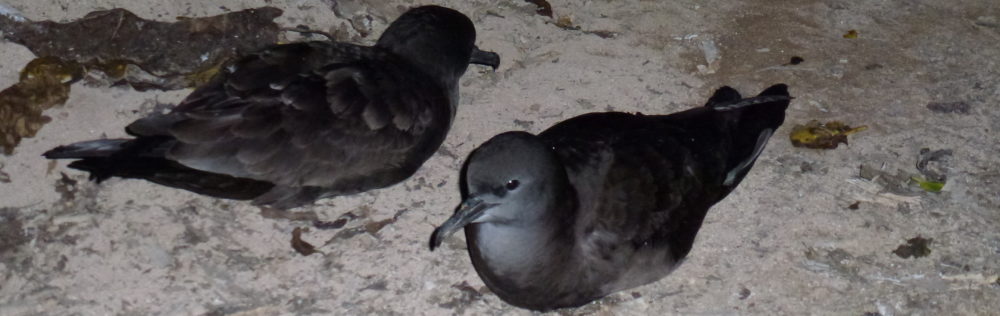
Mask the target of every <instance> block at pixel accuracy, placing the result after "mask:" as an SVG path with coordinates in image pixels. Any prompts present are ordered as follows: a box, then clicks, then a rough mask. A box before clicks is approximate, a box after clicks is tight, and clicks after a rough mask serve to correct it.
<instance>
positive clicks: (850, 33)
mask: <svg viewBox="0 0 1000 316" xmlns="http://www.w3.org/2000/svg"><path fill="white" fill-rule="evenodd" d="M844 38H848V39H854V38H858V31H857V30H850V31H847V33H844Z"/></svg>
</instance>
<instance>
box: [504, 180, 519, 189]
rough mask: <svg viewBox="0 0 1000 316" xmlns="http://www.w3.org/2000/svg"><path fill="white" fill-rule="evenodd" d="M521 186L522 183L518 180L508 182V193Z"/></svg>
mask: <svg viewBox="0 0 1000 316" xmlns="http://www.w3.org/2000/svg"><path fill="white" fill-rule="evenodd" d="M519 185H521V182H519V181H517V180H510V181H507V191H514V189H517V186H519Z"/></svg>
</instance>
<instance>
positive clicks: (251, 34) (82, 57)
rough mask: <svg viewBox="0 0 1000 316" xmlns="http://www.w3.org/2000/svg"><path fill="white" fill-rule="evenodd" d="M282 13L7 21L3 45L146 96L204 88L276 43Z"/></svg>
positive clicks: (110, 14)
mask: <svg viewBox="0 0 1000 316" xmlns="http://www.w3.org/2000/svg"><path fill="white" fill-rule="evenodd" d="M281 14H282V11H281V10H279V9H277V8H272V7H262V8H257V9H248V10H243V11H237V12H231V13H226V14H222V15H216V16H211V17H202V18H182V17H179V18H178V21H177V22H173V23H169V22H160V21H152V20H146V19H143V18H140V17H138V16H136V15H135V14H133V13H132V12H129V11H128V10H124V9H112V10H106V11H95V12H91V13H88V14H87V15H86V16H85V17H83V18H81V19H79V20H76V21H72V22H67V23H57V22H53V21H38V22H35V21H29V20H26V19H13V18H10V17H7V16H3V15H0V29H3V30H4V33H3V35H4V38H6V39H7V40H10V41H12V42H15V43H18V44H21V45H24V46H25V47H27V48H28V49H29V50H31V52H32V53H34V54H35V55H37V56H57V57H59V58H62V59H64V60H69V61H72V62H76V63H80V64H82V65H85V66H87V67H88V68H91V69H97V70H99V71H102V72H104V73H105V74H107V76H108V77H110V78H111V79H113V80H123V81H124V82H126V83H128V84H130V85H132V86H133V87H137V88H140V89H146V88H157V89H165V90H171V89H182V88H186V87H190V86H192V85H196V84H199V83H202V82H204V81H205V79H204V78H205V77H210V76H211V75H212V74H213V73H214V71H215V70H213V69H214V68H217V67H218V66H219V65H221V64H223V63H224V62H225V61H227V60H229V59H232V58H233V57H236V56H240V55H243V54H246V53H248V52H251V51H255V50H257V49H260V48H262V47H264V46H266V45H270V44H273V43H275V42H277V34H278V32H279V31H280V27H279V26H278V25H277V24H276V23H274V22H273V20H274V19H275V18H277V17H278V16H280V15H281Z"/></svg>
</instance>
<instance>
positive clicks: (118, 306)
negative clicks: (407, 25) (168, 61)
mask: <svg viewBox="0 0 1000 316" xmlns="http://www.w3.org/2000/svg"><path fill="white" fill-rule="evenodd" d="M3 2H4V4H6V5H8V6H9V7H11V8H14V9H17V10H19V11H20V12H21V13H22V14H23V15H24V16H25V17H27V18H29V19H32V20H45V19H51V20H57V21H68V20H72V19H77V18H79V17H82V16H83V15H85V14H86V13H87V12H90V11H94V10H98V9H109V8H126V9H128V10H131V11H132V12H134V13H136V14H138V15H139V16H141V17H144V18H148V19H157V20H162V21H171V20H173V18H174V17H175V16H208V15H214V14H220V13H225V12H229V11H234V10H241V9H245V8H252V7H259V6H264V5H271V6H276V7H279V8H281V9H283V10H285V14H284V15H283V16H282V17H280V18H278V20H277V22H278V23H279V24H282V25H286V26H295V25H299V24H304V25H307V26H310V27H312V28H315V29H322V30H329V29H331V28H336V27H339V26H340V25H345V24H344V22H345V21H346V20H345V19H343V18H339V17H337V16H335V15H334V14H333V12H332V10H331V5H330V3H329V2H327V1H319V0H273V1H271V0H261V1H256V0H255V1H212V2H211V4H208V2H205V3H202V2H197V1H195V2H174V4H166V3H168V2H163V1H153V0H131V1H110V0H87V1H71V0H4V1H3ZM357 2H361V4H360V5H359V6H357V8H360V10H358V12H357V14H366V15H369V16H371V17H373V19H370V21H371V24H370V26H371V28H372V30H373V34H374V35H369V36H367V37H364V38H360V39H359V40H360V41H361V42H364V43H371V42H373V41H374V40H375V36H377V34H380V33H381V30H382V29H383V28H385V26H386V23H387V21H391V20H392V19H393V18H395V16H397V15H398V14H399V13H400V12H401V10H402V8H405V7H408V6H412V5H415V3H412V1H387V2H382V1H372V2H373V3H378V4H365V3H364V2H365V1H363V0H355V1H347V3H357ZM419 2H421V3H423V2H426V1H419ZM436 3H438V4H443V5H447V6H451V7H454V8H457V9H459V10H460V11H463V12H465V13H466V14H467V15H469V16H470V17H472V19H473V21H474V22H475V23H476V26H477V28H478V34H479V39H478V41H477V43H478V45H479V46H480V47H482V48H484V49H488V50H494V51H496V52H498V53H500V54H501V56H502V58H503V64H502V66H501V67H500V68H499V69H498V70H497V72H495V73H494V72H490V71H488V70H486V69H484V68H481V67H473V68H470V71H469V72H468V74H467V75H466V77H465V78H464V80H463V83H462V89H463V90H462V94H461V95H462V101H461V107H460V110H459V113H458V116H457V120H456V123H455V126H454V128H453V129H452V132H451V134H450V135H449V137H448V139H447V141H446V142H445V145H444V146H443V148H442V149H441V150H440V151H439V153H438V154H437V155H435V156H434V157H433V158H431V159H430V160H429V161H428V162H427V163H426V164H425V165H424V167H423V168H422V169H421V170H420V171H419V172H418V173H417V174H416V175H415V176H413V177H412V178H411V179H409V180H408V181H406V182H404V183H402V184H399V185H396V186H394V187H391V188H387V189H382V190H376V191H373V192H368V193H364V194H360V195H357V196H351V197H342V198H335V199H328V200H323V201H321V202H320V203H318V204H316V205H315V206H312V207H306V208H301V209H297V210H295V211H296V212H310V211H311V212H315V213H316V214H317V215H318V216H319V218H321V219H323V220H328V221H333V220H336V219H338V218H345V217H342V216H343V214H346V213H350V214H353V215H354V216H355V217H351V220H350V221H348V222H347V225H346V226H345V227H343V228H340V229H329V230H320V229H316V228H312V229H311V230H309V231H308V232H306V233H304V234H303V239H304V240H306V241H308V242H310V243H312V244H314V245H317V246H318V247H319V249H320V251H321V252H322V253H319V254H314V255H311V256H302V255H299V254H298V253H296V252H295V251H294V250H293V249H292V247H291V246H290V240H291V232H292V230H293V229H294V228H296V227H310V226H312V223H311V222H309V221H302V220H294V219H288V218H282V217H281V216H278V217H277V218H275V216H265V215H266V214H265V213H262V212H261V210H260V209H258V208H256V207H252V206H250V205H249V204H247V203H245V202H234V201H223V200H215V199H210V198H205V197H201V196H197V195H195V194H191V193H188V192H186V191H181V190H174V189H169V188H165V187H161V186H157V185H154V184H150V183H146V182H143V181H135V180H110V181H106V182H105V183H102V184H100V185H97V184H94V183H90V182H87V181H86V176H85V175H84V174H83V173H81V172H77V171H75V170H69V169H67V168H65V163H63V162H60V163H58V164H55V165H52V164H50V162H49V161H46V160H44V159H42V158H41V157H40V155H41V153H42V152H44V151H45V150H47V149H50V148H52V147H54V146H57V145H60V144H65V143H69V142H74V141H80V140H86V139H93V138H98V137H104V136H107V137H117V136H122V135H124V132H123V130H122V127H123V126H124V125H125V124H127V123H128V122H130V121H132V120H134V119H136V118H139V117H141V116H143V115H144V114H146V113H148V112H149V111H151V110H152V108H153V105H154V104H156V103H158V102H159V103H174V102H177V101H179V100H180V99H181V98H183V96H184V95H186V93H188V92H189V91H172V92H156V91H148V92H137V91H134V90H131V89H128V88H119V87H114V88H112V87H101V86H87V85H82V84H77V85H74V86H73V88H72V92H71V94H70V98H69V101H68V102H67V103H66V105H65V106H62V107H59V108H54V109H51V110H49V111H47V112H46V113H45V114H46V115H48V116H50V117H52V118H53V122H52V123H50V124H48V125H46V126H45V127H44V128H43V129H42V130H41V132H40V133H39V134H38V135H37V137H34V138H31V139H27V140H25V141H24V142H23V143H22V144H21V145H20V146H19V147H18V148H17V150H16V151H15V153H14V154H13V155H11V156H0V166H2V167H0V168H2V169H0V171H2V172H4V173H5V174H6V175H7V176H9V182H6V183H0V206H2V207H3V208H2V209H0V235H2V236H0V237H2V240H0V315H112V314H114V315H279V314H282V315H300V314H302V315H305V314H317V315H322V314H341V315H361V314H379V315H414V314H417V315H424V314H427V315H451V314H459V315H462V314H465V315H482V314H489V315H500V314H503V315H508V314H513V315H523V314H529V312H527V311H525V310H521V309H517V308H514V307H512V306H509V305H506V304H505V303H503V302H501V301H500V300H499V299H497V298H496V297H495V296H494V295H492V294H490V293H489V292H488V291H487V290H486V289H485V286H484V285H483V283H482V281H480V279H479V278H478V276H477V275H476V274H475V271H474V270H473V268H472V265H471V264H470V262H469V259H468V257H467V254H466V250H465V246H464V241H463V240H462V238H463V237H461V235H462V234H456V236H455V237H452V238H450V239H449V240H448V241H446V243H445V245H444V247H443V248H442V249H441V250H438V251H435V252H430V251H428V250H427V239H428V237H429V235H430V233H431V231H432V230H433V227H434V225H436V224H438V223H440V222H441V221H443V220H444V219H445V218H447V216H448V215H449V214H450V213H451V211H452V210H453V208H454V206H455V205H457V203H458V202H459V194H458V190H457V176H458V168H459V166H460V165H461V163H462V161H463V160H464V159H465V157H466V155H467V154H468V153H469V152H470V151H471V150H472V149H473V148H475V146H477V145H478V144H480V143H481V142H483V141H485V140H486V139H488V138H489V137H490V136H491V135H494V134H497V133H499V132H502V131H507V130H514V129H523V130H528V131H532V132H538V131H541V130H543V129H544V128H546V127H547V126H550V125H551V124H553V123H555V122H557V121H560V120H563V119H566V118H569V117H572V116H575V115H578V114H582V113H586V112H592V111H605V110H620V111H639V112H643V113H647V114H649V113H669V112H674V111H678V110H682V109H686V108H688V107H691V106H696V105H700V104H702V103H703V102H704V100H705V99H706V98H707V97H708V95H709V94H710V93H711V92H712V91H713V90H714V89H715V88H717V87H719V86H721V85H730V86H733V87H736V88H737V89H739V90H741V91H743V92H744V93H746V94H753V93H756V92H757V91H759V90H760V89H762V88H764V87H766V86H769V85H771V84H773V83H778V82H784V83H788V84H789V85H790V86H791V91H792V94H793V95H794V96H795V97H796V99H795V100H794V101H793V104H792V106H791V107H790V109H789V111H788V119H787V120H786V125H785V126H784V127H782V128H781V129H779V130H778V131H777V132H776V134H775V137H774V138H773V139H772V140H771V142H770V145H769V147H768V148H767V149H766V150H765V151H764V153H763V154H762V155H761V158H760V160H759V161H758V163H757V165H756V167H755V168H754V170H753V171H752V172H751V173H750V175H749V176H748V177H747V179H746V180H745V181H744V182H743V184H742V185H741V186H740V187H739V188H738V189H737V190H736V191H735V192H734V193H733V194H732V195H730V197H729V198H727V199H726V200H725V201H723V202H721V203H719V204H718V205H717V206H716V207H715V208H714V209H713V210H712V212H710V214H709V215H708V218H707V219H706V223H705V225H704V227H703V228H702V231H701V234H700V235H699V237H698V240H697V242H696V244H695V248H694V250H693V251H692V252H691V254H690V256H689V258H688V260H687V261H686V262H685V263H684V264H683V265H682V266H681V267H680V268H679V269H678V270H677V271H676V272H675V273H673V274H672V275H670V276H668V277H666V278H664V279H663V280H661V281H659V282H656V283H653V284H650V285H647V286H643V287H639V288H635V289H632V290H629V291H625V292H622V293H618V294H615V295H612V296H610V297H608V298H606V299H604V300H601V301H599V302H597V303H594V304H590V305H587V306H584V307H582V308H579V309H571V310H563V311H560V313H563V314H574V315H575V314H599V315H618V314H622V315H629V314H634V315H665V314H678V315H705V314H711V315H716V314H718V315H731V314H753V315H803V314H810V315H811V314H815V315H884V316H888V315H990V314H992V315H996V313H998V312H997V311H1000V281H998V279H997V278H998V275H1000V233H998V227H1000V226H998V225H1000V159H998V158H997V155H998V153H1000V140H998V137H997V135H998V132H1000V110H998V107H997V106H998V103H1000V65H998V62H1000V57H997V56H1000V45H998V44H997V43H998V42H1000V2H996V1H988V0H979V1H969V0H965V1H963V0H959V1H947V2H941V1H930V0H913V1H877V0H863V1H853V2H847V1H831V0H796V1H778V0H763V1H723V0H708V1H580V0H573V1H552V6H553V11H554V12H555V17H556V18H557V19H558V18H563V19H564V22H565V21H569V22H571V23H572V25H574V26H577V27H579V30H572V29H566V28H561V27H559V26H557V25H555V23H554V22H555V20H554V19H551V18H548V17H544V16H540V15H538V14H535V12H534V11H535V10H534V7H533V6H532V5H531V4H528V3H525V2H522V1H514V0H510V1H458V0H454V1H440V2H436ZM852 29H853V30H856V31H857V38H845V37H844V36H843V35H844V34H846V33H847V32H848V31H849V30H852ZM610 35H614V36H610ZM151 40H155V39H151ZM0 56H2V59H0V60H2V62H0V86H4V87H6V86H9V85H11V84H13V83H14V82H16V80H17V77H18V72H19V71H20V69H21V68H22V67H23V66H24V65H25V64H26V63H27V62H28V61H30V60H31V59H33V58H34V56H33V55H32V54H31V53H30V52H29V51H28V50H26V49H25V48H24V47H22V46H19V45H17V44H13V43H10V42H5V41H0ZM792 56H799V57H801V58H802V59H803V60H804V62H802V63H801V64H798V65H788V63H789V60H790V58H791V57H792ZM956 103H959V104H964V105H966V106H968V111H967V113H943V112H940V111H933V110H931V109H930V108H928V105H929V104H956ZM931 107H934V106H933V105H932V106H931ZM811 119H819V120H823V121H827V120H841V121H843V122H845V123H848V124H850V125H867V126H868V127H869V129H868V130H866V131H863V132H861V133H858V134H855V135H851V136H850V145H849V146H840V147H839V148H837V149H834V150H816V149H805V148H796V147H793V146H792V145H791V143H790V142H789V140H788V135H789V132H790V130H791V127H792V126H793V125H795V124H803V123H805V122H808V121H809V120H811ZM922 148H929V149H931V150H939V149H950V150H952V151H953V155H952V157H951V159H950V161H949V162H947V163H946V164H945V165H944V167H947V169H946V170H947V176H948V179H947V184H946V185H945V187H944V189H943V191H942V192H939V193H933V192H924V191H922V190H920V189H916V188H915V187H914V186H913V185H912V184H910V185H907V186H906V187H904V188H898V187H893V186H892V184H891V183H888V184H887V183H886V182H885V181H880V180H876V181H869V180H865V179H862V178H860V177H859V166H861V165H862V164H864V165H868V166H872V167H874V168H875V169H878V170H882V171H885V172H888V173H889V174H895V173H896V171H897V170H902V171H903V172H904V173H907V174H917V173H918V171H917V169H916V167H915V164H916V163H917V162H918V156H919V152H920V150H921V149H922ZM62 173H65V174H66V175H67V176H68V179H63V176H62ZM903 178H904V179H905V178H906V176H904V177H903ZM883 179H884V177H883ZM74 182H75V183H74ZM852 205H853V207H852ZM393 218H395V219H396V220H395V221H391V219H393ZM386 220H390V221H386ZM918 236H920V237H921V238H925V239H931V240H932V241H931V243H930V245H929V248H930V250H931V252H930V254H929V255H926V256H923V257H910V258H902V257H900V256H899V255H897V254H896V253H894V251H895V250H897V247H899V246H900V245H905V244H907V240H908V239H911V238H915V237H918Z"/></svg>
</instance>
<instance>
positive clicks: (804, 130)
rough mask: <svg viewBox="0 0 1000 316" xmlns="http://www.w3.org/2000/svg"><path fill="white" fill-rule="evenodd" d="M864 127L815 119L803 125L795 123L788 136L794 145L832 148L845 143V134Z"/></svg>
mask: <svg viewBox="0 0 1000 316" xmlns="http://www.w3.org/2000/svg"><path fill="white" fill-rule="evenodd" d="M866 129H868V126H859V127H854V128H852V127H850V126H848V125H847V124H844V123H843V122H840V121H830V122H827V123H820V122H819V121H817V120H812V121H809V123H806V124H805V125H801V124H796V125H795V127H793V128H792V132H791V134H789V135H788V136H789V139H791V141H792V145H793V146H795V147H806V148H815V149H834V148H837V146H839V145H840V144H844V145H847V135H851V134H854V133H857V132H861V131H864V130H866Z"/></svg>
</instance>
